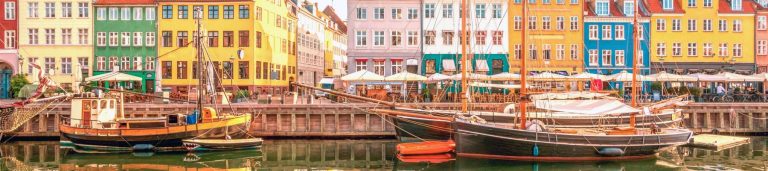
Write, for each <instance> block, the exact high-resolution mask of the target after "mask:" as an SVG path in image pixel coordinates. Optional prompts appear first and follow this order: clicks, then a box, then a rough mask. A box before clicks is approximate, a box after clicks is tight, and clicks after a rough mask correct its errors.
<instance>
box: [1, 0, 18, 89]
mask: <svg viewBox="0 0 768 171" xmlns="http://www.w3.org/2000/svg"><path fill="white" fill-rule="evenodd" d="M0 11H2V12H3V17H2V18H0V25H2V26H3V27H0V40H2V43H0V99H4V98H11V95H12V94H13V93H12V92H11V76H13V75H14V74H16V73H18V72H19V71H18V68H19V53H18V50H17V47H18V42H19V41H18V40H19V38H18V37H19V36H18V27H19V25H18V19H17V16H18V15H19V12H18V11H19V10H18V3H17V2H16V0H8V1H3V4H2V6H0Z"/></svg>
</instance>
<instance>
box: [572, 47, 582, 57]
mask: <svg viewBox="0 0 768 171" xmlns="http://www.w3.org/2000/svg"><path fill="white" fill-rule="evenodd" d="M579 51H581V49H579V45H577V44H571V60H579Z"/></svg>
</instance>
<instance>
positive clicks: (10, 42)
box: [3, 30, 16, 49]
mask: <svg viewBox="0 0 768 171" xmlns="http://www.w3.org/2000/svg"><path fill="white" fill-rule="evenodd" d="M3 35H5V36H3V38H4V39H5V42H4V43H5V48H6V49H14V48H16V30H5V33H4V34H3Z"/></svg>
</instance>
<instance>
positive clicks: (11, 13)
mask: <svg viewBox="0 0 768 171" xmlns="http://www.w3.org/2000/svg"><path fill="white" fill-rule="evenodd" d="M4 5H5V8H4V9H3V13H4V14H5V15H4V16H5V20H16V2H14V1H5V3H4Z"/></svg>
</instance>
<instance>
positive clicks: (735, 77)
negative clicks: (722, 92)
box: [717, 72, 763, 82]
mask: <svg viewBox="0 0 768 171" xmlns="http://www.w3.org/2000/svg"><path fill="white" fill-rule="evenodd" d="M717 75H721V76H723V77H725V78H727V79H728V81H732V82H760V81H763V79H761V78H757V77H752V76H747V75H741V74H736V73H730V72H724V73H720V74H717Z"/></svg>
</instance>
